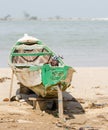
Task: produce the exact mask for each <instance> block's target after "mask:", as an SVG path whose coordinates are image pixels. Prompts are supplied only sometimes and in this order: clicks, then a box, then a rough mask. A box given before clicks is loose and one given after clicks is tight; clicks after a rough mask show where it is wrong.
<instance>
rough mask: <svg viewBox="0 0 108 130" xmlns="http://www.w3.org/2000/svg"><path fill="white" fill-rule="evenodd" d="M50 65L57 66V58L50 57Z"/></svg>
mask: <svg viewBox="0 0 108 130" xmlns="http://www.w3.org/2000/svg"><path fill="white" fill-rule="evenodd" d="M50 64H51V66H59V61H58V57H57V56H54V57H52V60H51V62H50Z"/></svg>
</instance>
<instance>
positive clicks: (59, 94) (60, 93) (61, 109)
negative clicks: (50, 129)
mask: <svg viewBox="0 0 108 130" xmlns="http://www.w3.org/2000/svg"><path fill="white" fill-rule="evenodd" d="M57 89H58V111H59V118H60V119H63V95H62V90H61V85H58V86H57Z"/></svg>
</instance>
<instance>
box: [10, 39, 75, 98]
mask: <svg viewBox="0 0 108 130" xmlns="http://www.w3.org/2000/svg"><path fill="white" fill-rule="evenodd" d="M54 56H55V53H54V52H52V51H51V50H50V49H49V48H48V47H47V46H45V45H44V44H42V42H41V41H39V40H37V39H35V38H32V37H24V38H22V39H20V40H18V41H17V43H16V44H15V46H14V47H13V48H12V50H11V53H10V62H9V65H10V67H11V68H12V70H13V71H14V72H15V75H16V77H17V79H18V81H19V82H20V83H21V84H22V85H24V86H25V87H27V88H29V89H31V90H32V91H33V92H35V93H36V94H37V95H39V96H42V97H56V96H57V86H58V85H61V89H62V91H65V90H66V89H67V88H68V87H69V86H70V85H71V81H72V76H73V72H74V69H73V68H72V67H70V66H66V65H65V64H64V63H63V61H62V59H61V58H60V57H58V58H57V59H56V60H55V59H53V57H54ZM56 57H57V56H56Z"/></svg>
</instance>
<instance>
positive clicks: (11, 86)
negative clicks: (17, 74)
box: [9, 70, 14, 101]
mask: <svg viewBox="0 0 108 130" xmlns="http://www.w3.org/2000/svg"><path fill="white" fill-rule="evenodd" d="M13 78H14V71H13V70H12V76H11V84H10V91H9V101H10V99H11V95H12V88H13Z"/></svg>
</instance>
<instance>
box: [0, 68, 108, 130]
mask: <svg viewBox="0 0 108 130" xmlns="http://www.w3.org/2000/svg"><path fill="white" fill-rule="evenodd" d="M74 69H75V70H76V72H75V73H74V75H73V79H72V85H71V86H70V87H69V88H68V89H67V91H66V92H64V93H63V96H64V99H66V100H70V101H67V102H64V118H65V119H64V120H63V121H61V120H60V119H59V118H58V116H57V114H58V113H57V111H56V110H55V111H54V110H53V111H51V110H46V111H41V110H40V109H39V108H37V109H36V110H34V109H33V106H32V105H30V104H29V103H27V102H24V101H19V102H18V101H14V102H8V101H3V100H4V99H5V98H9V91H10V82H11V69H9V68H1V69H0V129H1V130H2V129H3V130H19V129H20V130H25V129H26V130H42V129H45V130H56V129H57V130H107V129H108V68H107V67H79V68H77V67H76V68H74ZM17 82H18V81H17V79H16V77H15V76H14V82H13V89H12V96H14V95H16V91H17V89H18V88H19V85H18V84H17Z"/></svg>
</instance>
